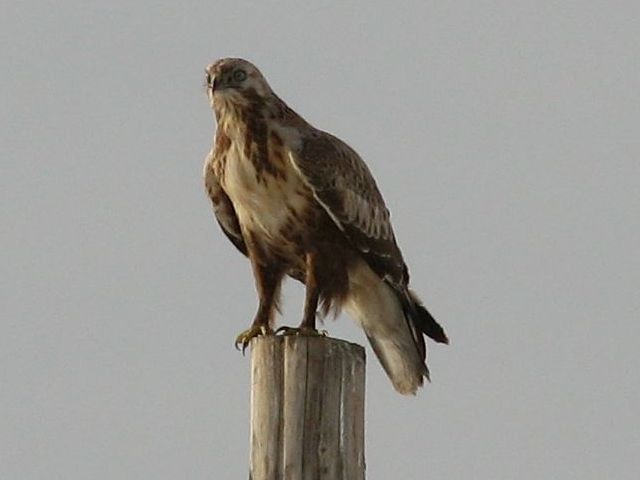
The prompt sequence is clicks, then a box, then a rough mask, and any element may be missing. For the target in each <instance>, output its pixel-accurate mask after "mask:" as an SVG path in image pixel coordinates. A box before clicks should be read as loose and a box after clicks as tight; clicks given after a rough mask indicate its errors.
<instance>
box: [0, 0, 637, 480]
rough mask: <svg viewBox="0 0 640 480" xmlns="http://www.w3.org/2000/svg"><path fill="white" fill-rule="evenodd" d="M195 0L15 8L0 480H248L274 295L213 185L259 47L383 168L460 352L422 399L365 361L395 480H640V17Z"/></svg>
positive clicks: (552, 6) (7, 58) (313, 114)
mask: <svg viewBox="0 0 640 480" xmlns="http://www.w3.org/2000/svg"><path fill="white" fill-rule="evenodd" d="M180 3H181V4H182V6H180V7H178V6H177V5H178V3H177V2H128V1H127V2H124V1H113V2H87V1H78V2H70V1H65V2H36V1H33V2H5V4H4V5H3V7H2V15H1V16H0V37H1V39H2V42H1V43H0V58H1V59H2V64H3V74H2V75H1V76H0V96H1V98H2V108H1V109H0V146H1V149H2V150H1V151H2V155H1V159H0V162H1V167H2V170H1V172H0V215H1V230H0V248H1V251H2V257H1V263H0V265H1V268H2V272H1V273H2V275H1V276H0V282H1V289H0V296H1V298H0V302H1V303H0V308H1V317H0V319H1V320H0V321H1V327H0V478H2V479H3V480H4V479H10V480H14V479H15V480H31V479H46V480H53V479H65V480H66V479H146V478H153V479H181V478H188V479H227V478H228V479H236V478H246V476H247V469H248V445H249V441H248V433H249V368H248V367H249V362H248V357H244V358H243V357H242V355H240V354H239V353H238V352H236V351H235V350H234V348H233V340H234V338H235V336H236V335H237V334H238V333H239V332H240V331H241V330H243V329H245V328H246V327H247V326H248V325H249V322H250V321H251V319H252V318H253V314H254V310H255V304H256V295H255V292H254V287H253V279H252V276H251V273H250V268H249V265H248V262H247V261H246V259H245V258H243V257H242V256H241V255H240V254H238V253H237V252H236V250H235V249H234V248H233V246H232V245H231V244H230V243H229V242H228V241H227V239H226V238H225V237H224V236H223V235H222V234H221V233H220V231H219V230H218V227H217V225H216V224H215V222H214V219H213V216H212V213H211V208H210V205H209V201H208V200H207V198H206V196H205V194H204V188H203V185H202V179H201V172H202V162H203V159H204V156H205V155H206V153H207V151H208V150H209V148H210V145H211V138H212V134H213V131H214V122H213V118H212V114H211V111H210V110H209V106H208V102H207V99H206V97H205V94H204V89H203V77H204V67H205V66H206V65H207V64H208V63H211V62H212V61H214V60H215V59H217V58H219V57H224V56H242V57H245V58H247V59H249V60H251V61H252V62H254V63H255V64H256V65H258V66H259V68H260V69H261V70H262V72H263V73H264V74H265V76H266V77H267V78H268V79H269V81H270V83H271V85H272V87H273V88H274V90H275V91H276V92H277V93H278V94H279V95H280V96H281V97H282V98H283V99H284V100H285V101H287V103H289V105H290V106H292V107H293V108H294V109H296V110H297V111H298V112H299V113H300V114H301V115H303V116H304V117H305V118H306V119H307V120H309V121H310V122H311V123H312V124H314V125H315V126H317V127H319V128H323V129H326V130H328V131H330V132H332V133H334V134H336V135H338V136H340V137H341V138H342V139H344V140H345V141H347V142H348V143H349V144H350V145H352V146H353V147H354V148H355V149H356V150H357V151H358V152H359V153H360V154H361V155H362V156H363V157H364V159H365V160H366V161H367V162H368V164H369V166H370V167H371V170H372V171H373V173H374V175H375V176H376V178H377V180H378V184H379V185H380V187H381V190H382V192H383V194H384V196H385V198H386V201H387V204H388V205H389V207H390V209H391V211H392V219H393V223H394V226H395V229H396V233H397V237H398V240H399V243H400V246H401V248H402V250H403V253H404V256H405V258H406V260H407V263H408V265H409V268H410V270H411V273H412V279H413V280H412V283H413V287H414V289H415V290H416V291H417V292H419V293H420V295H421V296H422V297H423V298H424V300H425V301H426V303H427V305H428V306H429V308H430V310H431V311H432V313H433V314H434V315H435V316H436V317H437V318H438V320H439V321H440V322H441V323H442V324H443V325H444V326H445V327H446V329H447V332H448V333H449V336H450V337H451V340H452V344H451V345H450V346H448V347H446V346H440V345H438V346H433V345H431V350H430V366H431V370H432V378H433V383H432V384H430V385H428V386H426V387H425V388H424V389H423V390H422V391H421V392H420V393H419V395H418V396H417V397H415V398H406V397H402V396H400V395H398V394H397V393H396V392H395V391H394V390H393V389H392V387H391V385H390V383H389V381H388V380H387V378H386V377H385V375H384V373H383V372H382V369H381V368H380V366H379V365H378V363H377V362H376V360H375V357H374V356H373V354H372V353H371V351H370V350H368V371H367V382H368V383H367V423H366V427H367V466H368V471H367V478H368V480H386V479H396V478H397V479H427V480H436V479H443V480H444V479H463V478H464V479H486V480H495V479H512V478H518V479H542V478H545V479H551V478H559V479H569V478H580V479H604V478H610V479H616V480H618V479H636V478H637V476H638V472H639V471H640V456H639V455H638V451H639V449H640V413H639V407H638V405H640V385H639V382H638V375H639V374H638V371H639V366H640V365H639V363H640V362H639V359H640V354H639V353H638V350H639V338H640V253H639V245H640V220H639V218H640V158H639V157H640V131H639V129H640V93H639V92H640V61H639V58H640V47H639V45H640V21H639V19H640V6H639V5H640V4H638V2H631V1H627V2H612V1H607V2H604V1H603V2H595V1H583V2H572V1H566V2H554V1H525V2H513V1H506V0H505V1H491V2H489V1H477V0H476V1H460V2H414V3H412V4H411V3H408V2H407V3H404V4H403V6H402V7H401V6H395V7H391V6H388V5H387V6H385V5H382V4H380V5H377V6H375V5H374V3H372V2H366V3H365V2H362V3H359V4H357V3H349V2H335V5H329V4H325V3H323V2H314V3H310V4H309V5H305V6H304V7H301V6H298V4H299V3H301V2H277V3H275V2H273V3H270V2H261V3H260V4H259V5H258V2H255V5H252V2H239V1H228V2H217V1H211V0H210V1H207V2H190V1H187V2H180ZM388 3H389V4H391V3H392V2H388ZM301 302H302V289H301V288H300V287H299V286H298V285H294V284H293V283H289V284H288V286H287V288H285V305H286V308H285V317H286V323H287V324H290V325H292V324H297V323H298V322H299V320H300V318H301V314H300V312H301ZM327 327H328V329H329V331H330V333H331V334H332V335H334V336H339V337H342V338H346V339H348V340H351V341H357V342H359V343H362V342H363V341H364V337H363V335H362V333H361V332H360V331H359V330H358V329H357V328H356V326H355V325H354V324H353V322H352V321H351V320H350V319H348V318H347V317H344V316H343V317H340V318H339V319H338V321H337V322H336V323H330V324H328V325H327ZM367 348H368V347H367Z"/></svg>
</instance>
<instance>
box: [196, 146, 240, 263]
mask: <svg viewBox="0 0 640 480" xmlns="http://www.w3.org/2000/svg"><path fill="white" fill-rule="evenodd" d="M204 183H205V187H206V188H207V193H208V194H209V198H210V199H211V203H212V204H213V213H214V214H215V216H216V220H217V221H218V225H220V228H221V229H222V231H223V232H224V234H225V235H226V236H227V238H228V239H229V240H231V243H233V244H234V245H235V247H236V248H237V249H238V250H240V252H241V253H242V254H243V255H245V256H248V251H247V245H246V244H245V241H244V237H243V236H242V230H241V229H240V222H239V221H238V215H237V213H236V209H235V208H234V207H233V203H231V199H230V198H229V196H228V195H227V194H226V192H225V191H224V190H223V188H222V186H221V185H220V182H219V181H218V177H217V175H216V174H215V171H214V169H213V157H212V156H209V157H208V159H207V162H205V170H204Z"/></svg>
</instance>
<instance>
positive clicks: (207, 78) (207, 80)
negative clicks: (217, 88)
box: [205, 72, 211, 86]
mask: <svg viewBox="0 0 640 480" xmlns="http://www.w3.org/2000/svg"><path fill="white" fill-rule="evenodd" d="M205 80H206V82H207V86H211V74H210V73H209V72H207V75H206V77H205Z"/></svg>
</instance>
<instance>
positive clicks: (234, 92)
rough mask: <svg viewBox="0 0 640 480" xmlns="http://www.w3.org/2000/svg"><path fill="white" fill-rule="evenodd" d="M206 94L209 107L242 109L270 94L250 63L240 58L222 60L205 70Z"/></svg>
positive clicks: (261, 77)
mask: <svg viewBox="0 0 640 480" xmlns="http://www.w3.org/2000/svg"><path fill="white" fill-rule="evenodd" d="M205 82H206V89H207V95H208V96H209V101H210V103H211V106H212V108H214V110H216V111H221V110H223V109H225V107H229V106H233V107H245V106H248V105H249V104H250V103H251V102H256V101H260V100H261V99H266V98H268V97H269V96H270V95H271V93H272V91H271V88H270V87H269V84H268V83H267V81H266V80H265V78H264V77H263V76H262V74H261V73H260V70H258V69H257V68H256V67H255V66H254V65H253V64H252V63H250V62H248V61H246V60H243V59H242V58H223V59H220V60H218V61H217V62H215V63H212V64H211V65H209V66H208V67H207V68H206V69H205Z"/></svg>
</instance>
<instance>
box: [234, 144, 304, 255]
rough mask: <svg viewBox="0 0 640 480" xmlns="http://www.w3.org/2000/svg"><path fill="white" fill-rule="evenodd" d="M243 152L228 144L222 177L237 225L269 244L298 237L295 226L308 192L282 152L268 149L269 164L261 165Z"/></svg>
mask: <svg viewBox="0 0 640 480" xmlns="http://www.w3.org/2000/svg"><path fill="white" fill-rule="evenodd" d="M244 152H245V149H244V148H238V147H234V146H232V147H231V149H230V151H229V154H228V155H227V158H226V162H225V166H224V173H223V178H222V185H223V188H224V190H225V191H226V193H227V195H228V196H229V198H230V199H231V202H232V203H233V205H234V208H235V210H236V213H237V215H238V220H239V222H240V226H241V227H242V228H243V229H244V230H245V231H248V232H251V233H252V234H256V235H254V236H256V237H258V238H264V239H265V240H266V241H269V242H272V243H278V242H285V243H286V242H291V241H292V240H293V238H295V237H297V236H298V235H297V234H298V233H299V232H297V230H298V228H296V226H297V225H299V224H301V223H302V221H303V219H304V217H305V212H306V211H307V209H308V208H309V204H310V200H311V198H312V197H311V192H310V191H309V189H308V187H306V185H304V184H303V182H302V180H301V179H300V178H299V176H298V175H297V174H296V173H295V171H293V168H292V167H291V166H289V165H288V163H287V162H286V160H285V155H284V154H277V155H274V154H273V153H272V152H271V153H270V155H269V159H268V161H269V165H268V166H264V165H261V164H260V163H257V162H256V161H255V159H251V158H250V157H247V156H246V155H244ZM299 228H302V227H301V226H300V227H299Z"/></svg>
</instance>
